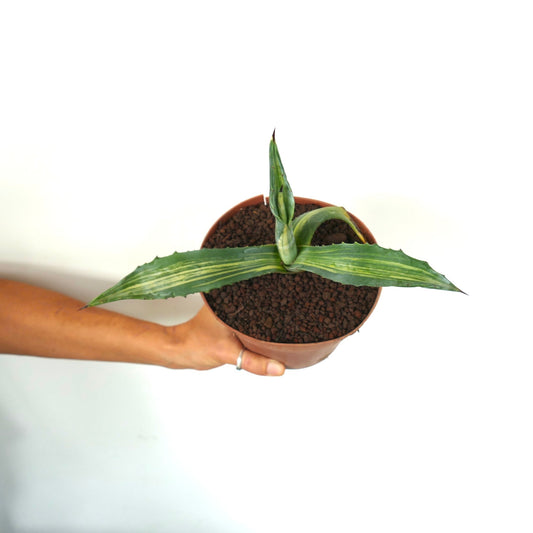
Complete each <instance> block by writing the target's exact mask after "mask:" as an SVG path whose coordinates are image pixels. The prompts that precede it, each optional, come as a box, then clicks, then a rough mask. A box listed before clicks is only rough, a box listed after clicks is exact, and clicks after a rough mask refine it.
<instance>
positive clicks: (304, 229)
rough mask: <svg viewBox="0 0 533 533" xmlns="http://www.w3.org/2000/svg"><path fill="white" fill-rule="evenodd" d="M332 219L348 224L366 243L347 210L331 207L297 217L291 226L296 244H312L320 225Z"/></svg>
mask: <svg viewBox="0 0 533 533" xmlns="http://www.w3.org/2000/svg"><path fill="white" fill-rule="evenodd" d="M331 219H337V220H342V221H343V222H346V223H347V224H349V226H350V227H351V228H352V229H353V231H354V232H355V234H356V235H357V238H358V239H359V240H360V241H361V242H363V243H364V242H366V240H365V238H364V237H363V234H362V233H361V232H360V231H359V228H357V226H356V225H355V223H354V221H353V220H352V217H350V215H349V214H348V212H347V211H346V209H344V208H343V207H335V206H331V207H321V208H319V209H314V210H313V211H308V212H307V213H303V214H302V215H300V216H299V217H296V218H295V219H294V220H293V221H292V223H291V226H292V231H293V232H294V238H295V240H296V244H297V245H298V246H305V245H308V244H311V239H312V238H313V235H314V233H315V231H316V230H317V229H318V227H319V226H320V224H322V223H323V222H326V220H331Z"/></svg>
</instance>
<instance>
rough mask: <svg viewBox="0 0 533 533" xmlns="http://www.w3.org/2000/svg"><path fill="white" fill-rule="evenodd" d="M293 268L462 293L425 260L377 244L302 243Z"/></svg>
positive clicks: (342, 279)
mask: <svg viewBox="0 0 533 533" xmlns="http://www.w3.org/2000/svg"><path fill="white" fill-rule="evenodd" d="M290 270H291V271H300V270H304V271H307V272H313V273H314V274H318V275H319V276H322V277H324V278H327V279H330V280H333V281H337V282H339V283H344V284H349V285H358V286H368V287H390V286H395V287H425V288H429V289H441V290H448V291H457V292H462V291H461V290H460V289H458V288H457V287H456V286H455V285H454V284H453V283H451V282H450V281H449V280H448V279H446V277H445V276H443V275H442V274H439V273H438V272H436V271H435V270H433V268H431V267H430V266H429V264H428V263H427V262H426V261H421V260H419V259H415V258H413V257H410V256H408V255H407V254H405V253H404V252H402V251H401V250H390V249H387V248H382V247H381V246H378V245H377V244H358V243H354V244H332V245H329V246H303V247H301V248H300V253H299V254H298V257H297V258H296V261H295V262H294V263H293V264H292V265H291V266H290Z"/></svg>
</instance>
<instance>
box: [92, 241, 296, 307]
mask: <svg viewBox="0 0 533 533" xmlns="http://www.w3.org/2000/svg"><path fill="white" fill-rule="evenodd" d="M273 272H286V269H285V268H284V267H283V265H282V263H281V260H280V258H279V254H278V251H277V248H276V246H275V245H274V244H268V245H264V246H250V247H246V248H203V249H201V250H196V251H192V252H182V253H178V252H175V253H174V254H172V255H169V256H167V257H156V258H155V259H154V260H153V261H152V262H151V263H146V264H145V265H142V266H140V267H138V268H137V269H136V270H134V271H133V272H132V273H131V274H128V275H127V276H126V277H125V278H124V279H122V280H121V281H119V282H118V283H117V284H116V285H114V286H113V287H111V288H110V289H108V290H106V291H105V292H103V293H102V294H100V296H98V297H96V298H95V299H94V300H93V301H92V302H91V303H90V304H89V305H90V306H92V305H100V304H104V303H109V302H114V301H117V300H130V299H141V300H153V299H166V298H172V297H175V296H187V295H188V294H194V293H197V292H209V291H210V290H212V289H218V288H220V287H223V286H225V285H231V284H232V283H236V282H238V281H243V280H246V279H250V278H254V277H257V276H262V275H264V274H271V273H273Z"/></svg>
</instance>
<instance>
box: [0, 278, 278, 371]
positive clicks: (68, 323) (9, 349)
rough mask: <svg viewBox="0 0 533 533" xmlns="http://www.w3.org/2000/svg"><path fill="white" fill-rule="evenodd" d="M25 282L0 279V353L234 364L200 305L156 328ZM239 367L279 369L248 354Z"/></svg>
mask: <svg viewBox="0 0 533 533" xmlns="http://www.w3.org/2000/svg"><path fill="white" fill-rule="evenodd" d="M83 305H84V303H83V302H81V301H78V300H76V299H74V298H71V297H69V296H66V295H63V294H60V293H57V292H55V291H50V290H47V289H43V288H40V287H35V286H33V285H28V284H26V283H20V282H16V281H11V280H2V279H0V353H9V354H20V355H36V356H42V357H55V358H64V359H84V360H95V361H114V362H128V363H142V364H152V365H160V366H165V367H168V368H192V369H197V370H207V369H211V368H215V367H218V366H221V365H223V364H235V362H236V360H237V356H238V354H239V352H240V351H241V349H242V345H241V343H240V341H239V340H238V339H237V338H236V337H235V336H234V335H233V334H232V333H230V332H229V331H228V330H226V328H224V327H223V326H222V325H221V324H219V323H218V322H217V321H216V320H215V319H214V318H213V317H212V316H211V314H210V313H209V312H208V310H207V309H206V308H205V307H203V308H202V309H201V310H200V311H199V312H198V314H197V315H196V316H195V317H194V318H192V319H191V320H189V321H187V322H184V323H183V324H178V325H176V326H170V327H167V326H162V325H160V324H156V323H153V322H148V321H145V320H139V319H137V318H132V317H129V316H126V315H123V314H121V313H116V312H114V311H109V310H107V309H103V308H98V307H89V308H86V309H81V308H82V307H83ZM242 368H243V369H244V370H247V371H249V372H253V373H255V374H259V375H281V374H282V373H283V370H284V367H283V365H281V363H278V362H277V361H273V360H271V359H268V358H266V357H263V356H261V355H258V354H256V353H254V352H251V351H249V350H246V351H245V352H244V354H243V360H242Z"/></svg>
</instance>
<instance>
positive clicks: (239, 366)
mask: <svg viewBox="0 0 533 533" xmlns="http://www.w3.org/2000/svg"><path fill="white" fill-rule="evenodd" d="M244 350H245V348H243V349H242V350H241V352H240V353H239V356H238V357H237V365H236V367H235V368H236V369H237V370H242V356H243V355H244Z"/></svg>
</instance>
